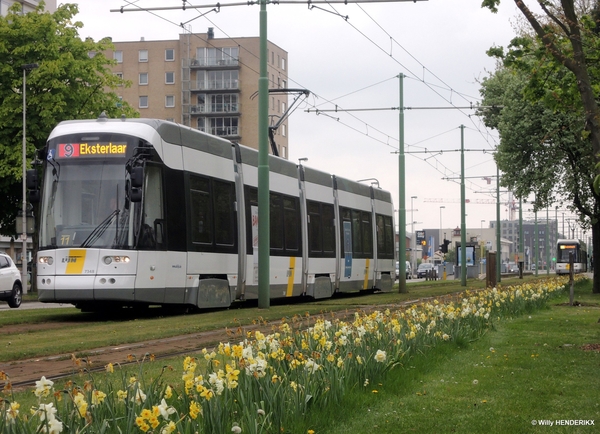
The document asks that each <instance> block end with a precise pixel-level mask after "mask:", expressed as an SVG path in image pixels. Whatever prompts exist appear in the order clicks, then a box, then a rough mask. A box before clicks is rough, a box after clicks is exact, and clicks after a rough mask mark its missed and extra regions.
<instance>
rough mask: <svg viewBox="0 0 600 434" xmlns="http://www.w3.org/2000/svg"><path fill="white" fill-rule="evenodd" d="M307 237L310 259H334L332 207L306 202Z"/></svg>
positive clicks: (325, 204)
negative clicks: (307, 218)
mask: <svg viewBox="0 0 600 434" xmlns="http://www.w3.org/2000/svg"><path fill="white" fill-rule="evenodd" d="M307 208H308V217H309V220H308V237H309V248H310V256H311V257H315V258H316V257H319V258H322V257H331V258H333V257H335V251H334V246H335V232H334V231H335V226H334V217H333V205H331V204H327V203H320V202H315V201H310V200H309V201H307Z"/></svg>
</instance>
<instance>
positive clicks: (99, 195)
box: [40, 133, 136, 248]
mask: <svg viewBox="0 0 600 434" xmlns="http://www.w3.org/2000/svg"><path fill="white" fill-rule="evenodd" d="M135 144H136V142H135V139H134V138H132V137H127V136H115V135H102V134H89V133H87V134H85V135H84V134H73V135H69V136H64V137H59V138H56V139H53V140H52V141H51V142H50V143H49V146H48V153H47V158H46V162H45V173H44V183H43V188H44V192H43V195H42V198H43V202H42V204H41V225H40V228H41V230H40V246H41V248H55V247H96V248H128V247H129V246H130V245H131V240H130V237H129V231H130V212H129V208H130V206H129V203H128V201H126V194H125V191H126V190H125V184H126V170H125V164H126V162H127V160H128V158H129V157H130V156H131V155H132V153H133V148H134V146H135Z"/></svg>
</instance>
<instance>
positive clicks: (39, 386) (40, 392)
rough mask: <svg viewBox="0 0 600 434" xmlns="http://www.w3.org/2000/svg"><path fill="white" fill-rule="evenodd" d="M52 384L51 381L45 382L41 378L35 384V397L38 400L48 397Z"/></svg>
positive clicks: (44, 379)
mask: <svg viewBox="0 0 600 434" xmlns="http://www.w3.org/2000/svg"><path fill="white" fill-rule="evenodd" d="M53 385H54V382H53V381H52V380H47V379H46V377H42V378H41V379H40V380H39V381H36V382H35V391H34V392H33V393H35V396H37V397H38V398H41V397H46V396H48V395H50V392H51V390H52V386H53Z"/></svg>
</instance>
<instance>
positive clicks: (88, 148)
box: [57, 142, 127, 158]
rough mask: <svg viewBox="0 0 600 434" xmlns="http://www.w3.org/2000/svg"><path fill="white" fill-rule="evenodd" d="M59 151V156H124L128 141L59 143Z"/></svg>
mask: <svg viewBox="0 0 600 434" xmlns="http://www.w3.org/2000/svg"><path fill="white" fill-rule="evenodd" d="M57 151H58V152H57V153H58V156H57V157H58V158H79V157H103V158H105V157H124V156H125V155H126V153H127V143H123V142H95V143H92V142H90V143H59V145H58V149H57Z"/></svg>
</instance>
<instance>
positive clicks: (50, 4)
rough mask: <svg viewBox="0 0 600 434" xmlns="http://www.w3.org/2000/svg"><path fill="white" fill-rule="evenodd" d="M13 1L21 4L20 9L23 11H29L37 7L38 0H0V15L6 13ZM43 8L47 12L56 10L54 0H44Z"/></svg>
mask: <svg viewBox="0 0 600 434" xmlns="http://www.w3.org/2000/svg"><path fill="white" fill-rule="evenodd" d="M14 3H20V4H21V10H22V11H23V12H24V13H27V12H31V11H33V10H35V8H37V7H38V5H39V3H40V1H39V0H0V15H2V16H5V15H6V14H7V13H8V8H9V7H11V6H12V5H13V4H14ZM44 3H45V4H46V6H45V8H46V11H48V12H54V11H56V0H45V2H44Z"/></svg>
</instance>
